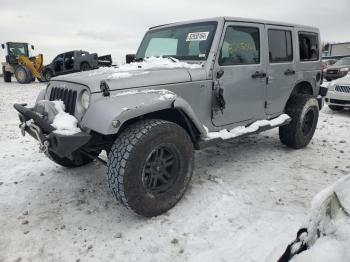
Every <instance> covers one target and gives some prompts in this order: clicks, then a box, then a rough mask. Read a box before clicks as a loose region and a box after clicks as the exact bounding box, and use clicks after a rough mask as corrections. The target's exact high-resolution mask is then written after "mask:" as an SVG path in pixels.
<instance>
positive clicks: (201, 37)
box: [186, 32, 209, 41]
mask: <svg viewBox="0 0 350 262" xmlns="http://www.w3.org/2000/svg"><path fill="white" fill-rule="evenodd" d="M208 35H209V32H195V33H188V35H187V38H186V41H205V40H207V38H208Z"/></svg>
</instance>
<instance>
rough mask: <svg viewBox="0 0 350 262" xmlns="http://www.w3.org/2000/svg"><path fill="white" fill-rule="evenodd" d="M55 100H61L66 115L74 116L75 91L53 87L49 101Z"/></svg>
mask: <svg viewBox="0 0 350 262" xmlns="http://www.w3.org/2000/svg"><path fill="white" fill-rule="evenodd" d="M55 100H62V101H63V103H64V105H65V111H66V112H67V113H68V114H71V115H74V111H75V103H76V100H77V91H75V90H71V89H68V88H61V87H53V88H52V89H51V94H50V101H55Z"/></svg>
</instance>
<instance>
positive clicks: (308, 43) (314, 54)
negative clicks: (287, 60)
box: [299, 32, 319, 61]
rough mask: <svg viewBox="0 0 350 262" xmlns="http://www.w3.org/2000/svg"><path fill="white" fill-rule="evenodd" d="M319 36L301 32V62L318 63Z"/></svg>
mask: <svg viewBox="0 0 350 262" xmlns="http://www.w3.org/2000/svg"><path fill="white" fill-rule="evenodd" d="M318 48H319V47H318V35H317V34H316V33H308V32H299V50H300V51H299V55H300V61H317V60H318V58H319V54H318V53H319V51H318V50H319V49H318Z"/></svg>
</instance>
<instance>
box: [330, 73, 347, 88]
mask: <svg viewBox="0 0 350 262" xmlns="http://www.w3.org/2000/svg"><path fill="white" fill-rule="evenodd" d="M332 83H333V84H335V85H350V74H349V73H348V74H347V75H346V76H344V77H342V78H338V79H336V80H334V81H332Z"/></svg>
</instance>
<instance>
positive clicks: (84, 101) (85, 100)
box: [81, 90, 90, 109]
mask: <svg viewBox="0 0 350 262" xmlns="http://www.w3.org/2000/svg"><path fill="white" fill-rule="evenodd" d="M81 105H82V106H83V108H84V109H88V107H89V105H90V93H89V92H88V91H87V90H84V92H83V93H82V94H81Z"/></svg>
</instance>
